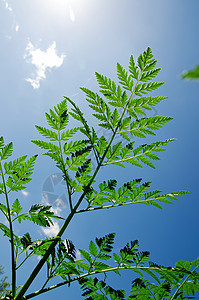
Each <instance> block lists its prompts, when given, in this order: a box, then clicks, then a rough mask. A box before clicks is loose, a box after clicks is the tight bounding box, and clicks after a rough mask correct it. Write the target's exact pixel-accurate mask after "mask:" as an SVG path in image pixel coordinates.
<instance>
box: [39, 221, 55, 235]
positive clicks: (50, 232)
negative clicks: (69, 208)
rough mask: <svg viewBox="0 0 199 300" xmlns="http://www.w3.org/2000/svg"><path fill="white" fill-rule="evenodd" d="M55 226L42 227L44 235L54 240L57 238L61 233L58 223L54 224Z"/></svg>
mask: <svg viewBox="0 0 199 300" xmlns="http://www.w3.org/2000/svg"><path fill="white" fill-rule="evenodd" d="M53 223H54V225H51V226H50V227H42V231H43V233H44V234H45V235H46V236H47V237H48V238H52V237H55V236H56V235H57V234H58V232H59V224H58V222H53Z"/></svg>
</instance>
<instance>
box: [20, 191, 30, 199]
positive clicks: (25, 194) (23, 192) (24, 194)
mask: <svg viewBox="0 0 199 300" xmlns="http://www.w3.org/2000/svg"><path fill="white" fill-rule="evenodd" d="M21 193H22V195H23V196H25V197H27V196H28V195H29V193H28V192H27V191H24V190H22V191H21Z"/></svg>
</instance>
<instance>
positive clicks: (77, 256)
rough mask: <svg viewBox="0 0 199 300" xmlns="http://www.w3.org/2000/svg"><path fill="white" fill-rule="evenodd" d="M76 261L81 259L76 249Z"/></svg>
mask: <svg viewBox="0 0 199 300" xmlns="http://www.w3.org/2000/svg"><path fill="white" fill-rule="evenodd" d="M76 259H77V260H79V259H82V256H81V253H80V251H79V250H78V249H77V250H76Z"/></svg>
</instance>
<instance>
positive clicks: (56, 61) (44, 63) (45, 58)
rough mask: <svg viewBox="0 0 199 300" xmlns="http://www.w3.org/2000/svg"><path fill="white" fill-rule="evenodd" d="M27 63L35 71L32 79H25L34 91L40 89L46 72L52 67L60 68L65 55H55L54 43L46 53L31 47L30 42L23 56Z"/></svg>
mask: <svg viewBox="0 0 199 300" xmlns="http://www.w3.org/2000/svg"><path fill="white" fill-rule="evenodd" d="M24 58H25V59H26V61H27V62H28V63H31V64H33V65H34V66H35V67H36V71H35V72H34V73H33V74H32V77H33V78H30V77H29V78H27V79H26V81H28V82H30V84H31V85H32V87H33V88H34V89H38V88H39V87H40V81H41V80H42V79H44V78H46V70H47V69H52V68H54V67H57V68H58V67H60V66H61V65H62V64H63V61H64V58H65V55H64V54H61V56H58V55H57V54H56V42H55V41H54V42H53V43H52V45H51V46H49V48H47V50H46V51H42V50H41V49H39V48H36V47H34V46H33V44H32V43H31V42H29V43H28V45H27V47H26V54H25V56H24Z"/></svg>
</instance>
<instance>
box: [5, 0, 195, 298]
mask: <svg viewBox="0 0 199 300" xmlns="http://www.w3.org/2000/svg"><path fill="white" fill-rule="evenodd" d="M198 11H199V2H198V1H197V0H192V1H185V0H173V1H172V0H167V1H166V0H163V1H158V0H151V1H148V0H139V1H138V0H123V1H122V0H109V1H107V0H106V1H105V0H100V1H99V0H92V1H91V0H81V1H77V0H70V1H67V0H42V1H39V0H29V1H22V0H18V1H7V0H0V46H1V52H0V53H1V55H0V66H1V69H0V82H1V118H0V129H1V135H3V136H4V138H5V141H6V142H9V141H13V142H14V157H17V156H21V155H24V154H28V155H34V154H36V153H38V154H39V157H38V159H37V163H36V167H35V172H34V175H33V180H32V182H31V183H30V184H29V186H28V187H27V189H26V192H23V193H21V195H20V200H21V202H22V203H24V205H25V206H26V207H27V208H28V207H29V206H30V205H32V204H33V203H41V202H42V196H43V200H44V192H45V191H46V189H50V185H49V183H48V185H47V188H46V187H44V183H45V182H46V180H47V181H49V180H52V175H53V174H56V173H57V172H58V170H56V168H55V166H54V164H53V162H50V161H49V159H48V158H47V157H44V156H42V152H41V151H40V150H39V149H37V148H36V146H35V145H33V144H32V143H31V142H30V140H31V139H37V138H38V134H37V132H36V129H35V128H34V125H35V124H37V125H43V126H45V120H44V113H45V112H46V111H48V110H49V108H52V107H53V106H54V105H56V104H57V103H58V102H59V101H61V100H62V99H63V96H68V97H70V98H71V99H72V100H74V101H75V102H76V103H77V104H78V105H79V106H80V107H81V108H82V110H84V111H85V115H86V116H87V117H88V118H89V117H90V115H89V113H88V112H87V108H86V102H85V101H84V95H83V93H82V92H81V91H80V90H79V87H80V86H86V87H88V88H90V89H93V90H96V88H97V84H96V81H95V76H94V72H95V71H97V72H99V73H101V74H104V75H107V76H112V77H113V78H115V75H116V63H117V61H118V62H120V63H121V64H122V65H123V66H127V64H128V61H129V57H130V55H131V54H133V55H134V56H135V57H137V56H138V55H139V54H140V53H141V52H143V51H144V50H145V49H146V48H147V47H148V46H150V47H151V48H152V51H153V53H154V56H155V58H156V59H157V60H158V66H160V67H161V68H162V70H161V72H160V74H159V75H158V80H159V81H164V82H165V85H164V86H163V87H161V88H160V89H159V90H158V91H157V94H160V95H165V96H168V99H167V100H166V101H165V102H163V103H162V104H161V105H159V106H157V108H156V109H157V112H156V111H154V114H155V113H157V114H160V115H168V116H172V117H174V120H173V121H172V122H170V123H169V124H167V125H165V127H164V128H163V129H162V130H161V131H160V132H159V133H158V135H157V138H156V139H155V140H165V139H167V138H171V137H175V138H177V141H175V142H173V143H171V144H170V145H169V146H168V147H167V151H166V152H164V153H163V155H162V156H161V157H162V160H161V161H159V162H157V163H156V169H155V170H153V169H150V168H149V167H144V168H143V169H138V168H136V167H128V168H126V169H125V170H120V169H118V168H117V170H116V168H110V170H109V171H107V173H106V174H100V175H99V177H98V178H99V180H104V178H105V177H107V179H108V178H114V176H115V174H116V176H117V179H119V180H121V178H123V179H124V181H127V180H131V179H133V178H140V177H141V178H143V180H145V181H152V182H153V185H152V188H153V189H160V190H163V191H164V192H171V191H177V190H183V189H184V190H188V191H190V192H191V195H188V196H185V197H182V198H181V199H180V201H179V202H177V203H176V204H175V205H174V206H169V205H164V209H163V210H162V211H160V210H158V209H156V208H151V207H145V206H140V205H137V206H136V205H135V206H129V207H123V208H118V209H112V210H109V211H104V212H103V211H101V212H96V213H93V214H90V215H89V214H85V215H81V216H76V217H75V218H74V220H73V221H72V223H71V225H70V226H69V228H68V231H67V233H66V234H65V238H68V239H71V240H72V241H73V242H74V244H75V245H76V247H77V248H81V249H84V248H87V247H88V244H89V241H90V239H94V238H95V237H96V236H97V237H99V236H103V235H105V234H107V233H110V232H116V233H117V239H116V249H119V248H121V247H123V246H124V244H125V243H126V242H128V241H130V240H134V239H138V240H139V241H140V250H149V251H150V252H151V260H154V261H156V262H157V263H160V264H165V265H166V264H167V265H173V264H174V263H175V262H176V261H178V260H180V259H183V260H186V259H187V260H194V259H195V258H196V257H197V256H198V252H199V251H198V250H199V242H198V230H197V228H198V209H199V204H198V193H197V191H198V190H197V188H198V167H199V163H198V146H199V143H198V111H199V102H198V100H199V99H198V95H199V83H198V82H196V81H191V82H190V81H183V80H181V79H180V74H181V73H182V71H183V70H187V69H191V68H193V67H194V66H195V65H196V64H198V62H199V53H198V48H199V42H198V28H199V27H198V26H199V19H198ZM70 126H71V127H72V126H73V124H70ZM116 172H117V173H116ZM51 183H52V182H51ZM53 188H55V189H57V190H56V192H55V193H58V194H59V196H60V194H61V195H62V194H63V191H64V189H63V186H62V185H61V184H60V185H59V186H56V187H55V186H54V187H53ZM3 201H4V200H3V199H2V200H1V202H3ZM63 202H64V201H63ZM59 209H61V213H63V210H64V209H67V208H64V207H62V206H61V204H60V206H59ZM57 226H58V225H57ZM16 230H17V233H18V234H19V235H23V234H24V233H25V232H26V231H27V230H30V231H31V232H32V234H33V235H34V236H35V238H39V237H43V236H44V233H45V234H50V232H42V231H41V230H40V229H39V228H38V227H36V226H35V227H34V229H32V228H31V226H29V225H27V228H23V226H22V227H17V228H16ZM0 242H1V245H2V243H3V247H1V259H0V264H2V265H4V266H5V271H6V275H8V276H9V277H10V269H9V260H10V256H9V245H7V244H5V242H6V241H5V240H4V238H3V237H2V235H0ZM4 245H5V246H4ZM34 263H36V260H35V261H33V262H32V263H31V264H32V265H33V264H34ZM30 272H31V269H30V266H27V267H25V271H22V273H21V274H19V284H21V283H22V282H23V279H24V278H26V277H27V275H28V274H29V273H30ZM41 276H44V273H42V275H41ZM132 279H133V275H132V274H131V273H130V272H128V273H125V274H124V279H123V280H121V279H119V281H118V279H117V278H115V277H113V283H115V284H117V285H118V284H119V285H120V288H128V287H130V282H131V280H132ZM39 280H40V279H39ZM39 280H38V281H37V282H36V284H35V288H39ZM126 282H128V283H126ZM117 287H118V286H117ZM65 295H67V296H68V299H72V298H73V299H80V298H81V297H80V291H79V289H78V288H77V285H74V287H73V286H72V287H70V288H67V287H63V288H60V289H58V290H56V291H54V292H52V293H51V294H46V295H42V296H38V299H55V296H56V297H59V298H60V299H65V298H64V297H65Z"/></svg>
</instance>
